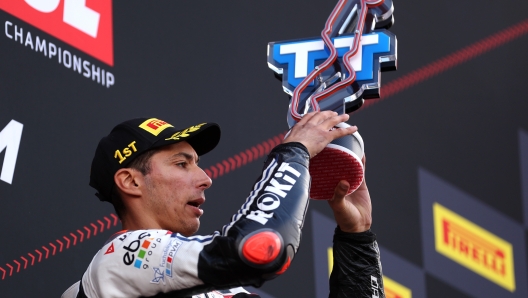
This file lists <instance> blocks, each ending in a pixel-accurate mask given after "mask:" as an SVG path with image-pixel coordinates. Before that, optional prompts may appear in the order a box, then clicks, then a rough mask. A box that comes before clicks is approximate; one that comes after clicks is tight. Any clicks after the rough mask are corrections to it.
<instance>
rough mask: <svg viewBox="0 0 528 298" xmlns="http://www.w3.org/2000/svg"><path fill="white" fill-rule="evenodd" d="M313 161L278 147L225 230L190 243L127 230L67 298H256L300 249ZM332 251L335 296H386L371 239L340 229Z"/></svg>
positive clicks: (295, 148) (294, 146) (296, 149)
mask: <svg viewBox="0 0 528 298" xmlns="http://www.w3.org/2000/svg"><path fill="white" fill-rule="evenodd" d="M308 163H309V154H308V151H307V150H306V148H305V147H304V146H303V145H302V144H300V143H287V144H281V145H278V146H277V147H275V148H274V149H273V150H272V151H271V153H270V154H269V156H268V159H267V161H266V162H265V165H264V170H263V172H262V174H261V176H260V177H259V179H258V181H257V182H256V183H255V185H254V187H253V190H252V191H251V192H250V194H249V197H248V198H247V200H246V202H245V203H244V204H243V205H242V207H241V208H240V209H239V210H238V212H237V213H236V214H234V215H233V217H232V218H231V222H230V223H229V224H227V225H225V226H224V227H223V228H222V231H217V232H214V233H213V234H211V235H208V236H192V237H184V236H182V235H181V234H178V233H173V232H171V231H166V230H136V231H122V232H120V233H118V234H117V235H114V237H112V238H111V239H110V240H109V241H108V242H107V243H106V244H105V245H104V246H103V248H102V249H101V250H100V251H99V252H98V253H97V254H96V255H95V257H94V258H93V260H92V262H91V263H90V265H89V266H88V269H87V270H86V272H85V273H84V275H83V277H82V279H81V280H80V282H77V283H76V284H74V285H73V286H72V287H70V288H69V289H68V290H67V291H66V292H65V293H64V294H63V296H62V297H63V298H72V297H90V298H93V297H191V296H192V297H236V298H238V297H253V296H250V294H249V293H248V292H247V291H245V290H243V289H242V288H240V287H241V286H254V287H260V286H261V285H262V284H263V283H264V282H265V281H267V280H270V279H272V278H275V277H277V276H278V275H280V274H282V273H283V272H284V271H285V270H286V269H287V268H288V266H289V265H290V262H291V260H292V259H293V257H294V256H295V254H296V252H297V249H298V248H299V242H300V238H301V228H302V226H303V223H304V218H305V214H306V210H307V208H308V201H309V197H308V190H309V186H310V175H309V172H308ZM334 247H335V248H334V249H335V252H334V255H335V260H336V265H334V268H335V269H334V271H333V273H332V276H331V297H384V296H383V295H376V296H375V295H374V292H373V281H372V280H374V279H375V280H376V281H377V283H378V284H377V288H376V289H375V290H376V291H377V292H376V293H382V292H383V290H382V283H381V267H380V265H379V258H378V256H379V253H378V250H377V245H376V242H375V240H374V235H373V234H372V233H371V232H370V231H368V232H365V233H360V234H349V233H344V232H341V231H340V230H339V229H337V230H336V234H335V237H334ZM356 270H357V271H356ZM352 291H355V293H353V292H352ZM193 295H194V296H193ZM256 297H258V296H256Z"/></svg>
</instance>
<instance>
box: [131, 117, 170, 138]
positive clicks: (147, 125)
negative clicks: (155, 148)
mask: <svg viewBox="0 0 528 298" xmlns="http://www.w3.org/2000/svg"><path fill="white" fill-rule="evenodd" d="M139 127H141V128H143V129H144V130H146V131H148V132H150V133H151V134H153V135H155V136H157V135H159V134H160V132H162V131H163V130H164V129H165V128H167V127H173V126H172V125H170V124H169V123H167V122H165V121H163V120H159V119H156V118H150V119H148V120H146V121H145V122H143V123H141V124H140V125H139Z"/></svg>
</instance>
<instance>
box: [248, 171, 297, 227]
mask: <svg viewBox="0 0 528 298" xmlns="http://www.w3.org/2000/svg"><path fill="white" fill-rule="evenodd" d="M290 175H291V176H290ZM292 176H293V177H292ZM300 176H301V173H299V171H297V170H296V169H294V168H292V167H291V166H290V164H289V163H287V162H284V163H282V164H281V165H280V167H279V169H278V170H277V172H276V173H275V175H274V178H272V179H271V181H270V185H268V186H266V188H265V189H264V191H265V192H264V193H263V194H262V195H261V196H260V197H259V198H258V199H257V208H258V210H252V211H251V212H250V213H249V214H248V215H247V218H248V219H251V220H253V221H256V222H258V223H261V224H263V225H265V224H266V223H267V222H268V220H269V219H270V218H272V217H273V210H275V209H277V208H278V207H279V206H280V202H281V201H280V198H285V197H286V195H287V194H288V191H290V190H291V189H292V187H293V186H294V185H295V183H296V182H297V179H296V178H299V177H300ZM294 177H295V178H294Z"/></svg>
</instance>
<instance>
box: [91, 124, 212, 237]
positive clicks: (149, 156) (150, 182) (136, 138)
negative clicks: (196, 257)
mask: <svg viewBox="0 0 528 298" xmlns="http://www.w3.org/2000/svg"><path fill="white" fill-rule="evenodd" d="M219 139H220V128H219V127H218V125H217V124H214V123H209V124H206V123H202V124H199V125H195V126H191V127H188V128H185V129H179V130H178V129H174V127H173V126H172V125H170V124H168V123H167V122H165V121H162V120H159V119H155V118H150V119H147V118H139V119H133V120H129V121H126V122H123V123H121V124H119V125H117V126H116V127H115V128H114V129H113V130H112V131H111V132H110V134H109V135H108V136H106V137H104V138H103V139H101V141H100V142H99V145H98V146H97V149H96V153H95V156H94V159H93V161H92V169H91V173H90V185H91V186H92V187H94V188H95V189H96V190H97V191H98V193H97V194H96V195H97V196H98V197H99V199H101V200H102V201H109V202H111V203H112V204H114V207H116V210H117V211H118V213H121V214H120V216H121V217H122V215H123V213H125V214H126V215H127V218H134V217H138V218H139V219H140V221H142V224H143V225H149V226H146V227H143V228H156V227H161V228H164V229H170V230H173V231H176V232H180V233H182V234H188V233H189V232H190V234H192V233H194V232H195V231H196V229H197V228H198V224H199V221H198V217H199V215H201V212H202V211H201V210H200V209H199V208H197V206H199V205H200V204H201V203H203V200H204V196H203V191H204V190H205V189H206V188H208V187H209V186H210V185H211V180H210V179H209V177H207V175H206V174H205V173H204V172H203V170H202V169H200V168H199V167H198V164H197V162H198V156H200V155H203V154H205V153H207V152H209V151H210V150H212V149H213V148H214V147H215V146H216V145H217V143H218V141H219ZM177 202H179V203H177ZM125 209H126V210H125ZM186 210H187V211H189V210H193V211H189V212H186ZM123 211H124V212H123ZM198 213H199V214H198ZM190 214H194V215H195V216H194V219H192V220H188V219H189V218H188V215H190ZM122 219H123V218H122ZM152 220H155V221H156V223H157V224H158V226H153V225H154V224H156V223H154V222H152ZM132 226H134V225H133V224H132ZM137 228H139V227H137ZM194 228H195V230H194V231H192V230H193V229H194Z"/></svg>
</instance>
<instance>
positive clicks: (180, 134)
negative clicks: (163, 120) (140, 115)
mask: <svg viewBox="0 0 528 298" xmlns="http://www.w3.org/2000/svg"><path fill="white" fill-rule="evenodd" d="M205 124H206V123H201V124H198V125H194V126H191V127H188V128H186V129H184V130H182V131H178V132H176V133H174V134H173V135H172V136H170V138H167V139H165V141H169V140H175V141H177V140H179V139H180V138H186V137H188V136H190V134H189V133H191V132H195V131H197V130H199V129H200V128H201V127H202V126H204V125H205Z"/></svg>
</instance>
